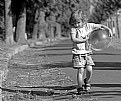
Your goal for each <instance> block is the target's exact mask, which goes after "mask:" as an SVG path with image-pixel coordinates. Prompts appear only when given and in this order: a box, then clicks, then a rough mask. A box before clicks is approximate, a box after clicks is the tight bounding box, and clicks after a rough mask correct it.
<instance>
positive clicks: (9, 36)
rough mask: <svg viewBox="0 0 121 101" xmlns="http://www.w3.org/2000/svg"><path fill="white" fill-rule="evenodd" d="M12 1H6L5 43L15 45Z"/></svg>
mask: <svg viewBox="0 0 121 101" xmlns="http://www.w3.org/2000/svg"><path fill="white" fill-rule="evenodd" d="M10 7H11V0H5V33H6V39H5V42H6V43H7V44H9V45H11V44H13V43H14V39H13V31H12V28H13V23H12V13H11V9H10Z"/></svg>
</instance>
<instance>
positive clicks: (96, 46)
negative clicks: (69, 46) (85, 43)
mask: <svg viewBox="0 0 121 101" xmlns="http://www.w3.org/2000/svg"><path fill="white" fill-rule="evenodd" d="M111 40H112V38H111V37H110V33H109V31H108V30H106V29H96V30H94V31H92V33H91V34H90V36H89V43H90V44H91V48H92V49H93V50H97V51H101V50H103V49H105V48H108V46H109V44H110V43H111Z"/></svg>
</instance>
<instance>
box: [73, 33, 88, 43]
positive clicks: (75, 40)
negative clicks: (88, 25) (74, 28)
mask: <svg viewBox="0 0 121 101" xmlns="http://www.w3.org/2000/svg"><path fill="white" fill-rule="evenodd" d="M88 39H89V37H88V36H87V37H85V38H77V37H76V33H71V40H72V41H73V42H75V43H83V42H85V41H87V40H88Z"/></svg>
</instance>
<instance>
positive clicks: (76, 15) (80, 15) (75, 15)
mask: <svg viewBox="0 0 121 101" xmlns="http://www.w3.org/2000/svg"><path fill="white" fill-rule="evenodd" d="M80 20H82V22H83V23H85V22H86V15H85V14H84V12H83V11H82V9H78V10H76V11H74V12H72V14H71V16H70V19H69V24H70V25H72V26H74V25H75V24H76V23H78V22H79V21H80Z"/></svg>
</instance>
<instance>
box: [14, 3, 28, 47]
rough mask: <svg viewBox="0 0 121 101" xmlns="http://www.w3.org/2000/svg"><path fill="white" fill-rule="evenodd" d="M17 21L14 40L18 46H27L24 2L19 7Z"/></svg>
mask: <svg viewBox="0 0 121 101" xmlns="http://www.w3.org/2000/svg"><path fill="white" fill-rule="evenodd" d="M18 18H19V19H18V21H17V29H16V40H17V43H18V44H21V45H23V44H27V40H26V38H25V37H26V35H25V34H26V33H25V30H26V5H25V2H23V3H22V6H21V12H20V15H19V16H18Z"/></svg>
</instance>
